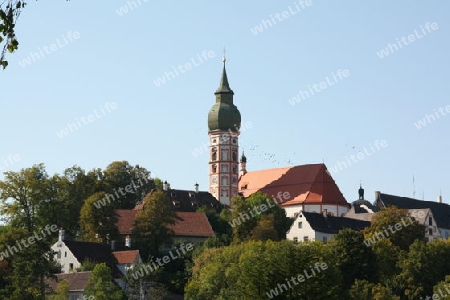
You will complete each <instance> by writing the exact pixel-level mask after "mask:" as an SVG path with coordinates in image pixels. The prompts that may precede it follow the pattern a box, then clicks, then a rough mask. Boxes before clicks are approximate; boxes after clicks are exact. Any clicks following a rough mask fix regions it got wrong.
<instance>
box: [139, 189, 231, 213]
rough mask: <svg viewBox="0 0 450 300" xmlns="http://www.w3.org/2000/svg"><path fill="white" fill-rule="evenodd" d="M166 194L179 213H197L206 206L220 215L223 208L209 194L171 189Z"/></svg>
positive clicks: (141, 202)
mask: <svg viewBox="0 0 450 300" xmlns="http://www.w3.org/2000/svg"><path fill="white" fill-rule="evenodd" d="M153 192H154V191H153V190H152V191H150V192H149V193H148V194H147V195H146V196H145V197H144V199H142V201H140V202H139V203H138V204H137V205H136V206H135V208H134V210H141V209H142V206H143V203H144V200H145V198H147V197H150V196H151V194H152V193H153ZM165 193H166V196H167V198H168V200H169V201H170V203H171V204H172V205H173V209H174V210H175V211H179V212H195V211H197V209H198V208H200V207H202V206H206V207H207V208H209V209H214V210H215V211H216V212H218V213H220V211H221V210H222V207H223V205H222V204H221V203H220V201H218V200H217V199H216V198H214V196H213V195H211V194H210V193H208V192H202V191H198V192H195V191H188V190H174V189H169V190H167V191H165Z"/></svg>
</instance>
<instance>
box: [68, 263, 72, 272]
mask: <svg viewBox="0 0 450 300" xmlns="http://www.w3.org/2000/svg"><path fill="white" fill-rule="evenodd" d="M69 272H73V263H70V264H69Z"/></svg>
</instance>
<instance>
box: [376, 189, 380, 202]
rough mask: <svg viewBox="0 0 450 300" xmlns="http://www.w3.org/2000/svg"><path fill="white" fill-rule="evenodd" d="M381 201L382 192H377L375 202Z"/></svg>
mask: <svg viewBox="0 0 450 300" xmlns="http://www.w3.org/2000/svg"><path fill="white" fill-rule="evenodd" d="M378 200H381V192H380V191H375V201H378Z"/></svg>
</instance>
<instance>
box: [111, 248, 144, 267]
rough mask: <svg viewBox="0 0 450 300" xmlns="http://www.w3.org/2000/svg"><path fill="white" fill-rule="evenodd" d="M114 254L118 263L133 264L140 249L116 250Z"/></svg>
mask: <svg viewBox="0 0 450 300" xmlns="http://www.w3.org/2000/svg"><path fill="white" fill-rule="evenodd" d="M112 255H113V256H114V257H115V259H116V261H117V263H118V264H131V263H134V262H135V261H136V260H137V258H138V256H139V250H128V251H114V252H113V253H112Z"/></svg>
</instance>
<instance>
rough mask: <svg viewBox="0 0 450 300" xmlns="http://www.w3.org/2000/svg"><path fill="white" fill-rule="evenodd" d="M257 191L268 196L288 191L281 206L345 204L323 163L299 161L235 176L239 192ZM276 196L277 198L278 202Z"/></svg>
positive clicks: (248, 193) (247, 193)
mask: <svg viewBox="0 0 450 300" xmlns="http://www.w3.org/2000/svg"><path fill="white" fill-rule="evenodd" d="M258 191H261V192H263V193H266V194H267V195H269V196H271V197H274V198H275V197H277V194H278V193H279V192H281V193H285V192H288V193H289V195H290V198H288V199H280V200H283V202H282V205H283V206H290V205H298V204H333V205H342V206H347V205H348V204H347V201H346V200H345V198H344V196H343V195H342V193H341V191H340V190H339V188H338V186H337V185H336V183H335V182H334V180H333V178H332V177H331V175H330V174H329V172H328V171H327V168H326V166H325V164H311V165H301V166H294V167H288V168H278V169H269V170H261V171H254V172H248V173H246V174H244V175H243V176H241V178H240V179H239V192H241V193H243V194H244V196H245V197H248V196H250V195H251V194H253V193H255V192H258ZM280 200H277V201H278V202H279V203H280Z"/></svg>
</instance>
